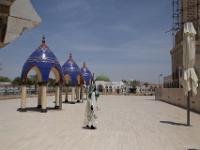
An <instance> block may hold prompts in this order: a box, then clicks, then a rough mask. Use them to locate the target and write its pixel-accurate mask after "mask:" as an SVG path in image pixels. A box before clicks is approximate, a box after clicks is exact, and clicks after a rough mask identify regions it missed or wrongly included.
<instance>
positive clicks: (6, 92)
mask: <svg viewBox="0 0 200 150" xmlns="http://www.w3.org/2000/svg"><path fill="white" fill-rule="evenodd" d="M47 92H48V93H53V92H55V88H54V87H48V89H47ZM37 93H38V89H37V87H34V86H30V87H27V94H28V95H30V96H31V95H35V94H37ZM19 95H21V87H20V86H15V87H12V86H5V87H0V96H19Z"/></svg>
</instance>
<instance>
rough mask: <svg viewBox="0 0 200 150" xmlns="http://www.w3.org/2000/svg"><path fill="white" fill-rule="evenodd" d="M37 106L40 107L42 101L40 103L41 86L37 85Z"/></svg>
mask: <svg viewBox="0 0 200 150" xmlns="http://www.w3.org/2000/svg"><path fill="white" fill-rule="evenodd" d="M37 108H42V103H41V87H40V86H39V87H38V105H37Z"/></svg>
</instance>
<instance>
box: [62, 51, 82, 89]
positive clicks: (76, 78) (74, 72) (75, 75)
mask: <svg viewBox="0 0 200 150" xmlns="http://www.w3.org/2000/svg"><path fill="white" fill-rule="evenodd" d="M62 70H63V76H64V79H65V81H66V83H69V82H70V84H71V86H78V85H80V84H81V80H82V75H81V70H80V68H79V66H78V65H77V64H76V62H75V61H74V60H73V58H72V54H71V53H70V54H69V58H68V60H67V62H66V63H65V64H64V65H63V66H62Z"/></svg>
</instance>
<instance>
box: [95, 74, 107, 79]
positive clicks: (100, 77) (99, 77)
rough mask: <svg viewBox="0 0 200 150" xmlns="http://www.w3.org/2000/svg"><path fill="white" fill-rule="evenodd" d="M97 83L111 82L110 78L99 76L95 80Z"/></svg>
mask: <svg viewBox="0 0 200 150" xmlns="http://www.w3.org/2000/svg"><path fill="white" fill-rule="evenodd" d="M95 81H110V78H109V77H108V76H106V75H103V74H102V75H98V76H97V77H96V79H95Z"/></svg>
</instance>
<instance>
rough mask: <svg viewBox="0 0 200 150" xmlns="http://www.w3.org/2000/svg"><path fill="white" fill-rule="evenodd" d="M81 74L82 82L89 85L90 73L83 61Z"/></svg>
mask: <svg viewBox="0 0 200 150" xmlns="http://www.w3.org/2000/svg"><path fill="white" fill-rule="evenodd" d="M81 74H82V76H83V80H84V84H86V85H90V84H91V82H92V78H93V77H92V73H91V72H90V70H89V69H88V68H87V66H86V63H85V62H84V63H83V67H82V68H81Z"/></svg>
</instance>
